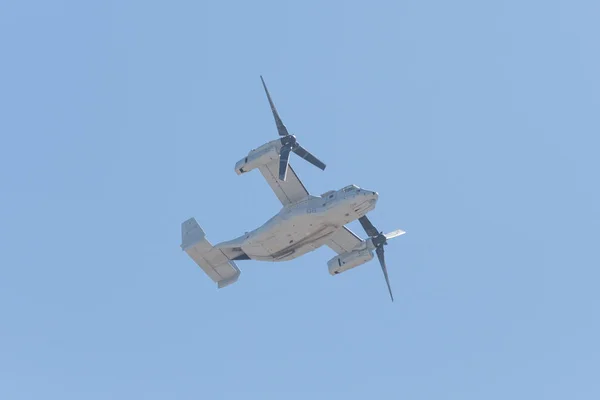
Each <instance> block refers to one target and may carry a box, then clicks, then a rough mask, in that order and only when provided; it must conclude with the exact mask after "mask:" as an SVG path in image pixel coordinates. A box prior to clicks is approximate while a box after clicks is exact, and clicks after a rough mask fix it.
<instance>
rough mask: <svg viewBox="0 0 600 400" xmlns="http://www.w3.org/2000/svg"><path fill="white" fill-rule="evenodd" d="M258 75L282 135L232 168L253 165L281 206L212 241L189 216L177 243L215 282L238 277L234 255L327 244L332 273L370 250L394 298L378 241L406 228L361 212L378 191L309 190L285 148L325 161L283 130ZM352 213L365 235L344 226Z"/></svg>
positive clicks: (286, 252) (267, 257) (300, 250)
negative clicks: (380, 225)
mask: <svg viewBox="0 0 600 400" xmlns="http://www.w3.org/2000/svg"><path fill="white" fill-rule="evenodd" d="M261 80H262V84H263V87H264V89H265V93H266V95H267V99H268V100H269V104H270V106H271V111H272V112H273V117H274V118H275V124H276V125H277V130H278V132H279V136H281V137H280V138H279V139H276V140H272V141H270V142H269V143H266V144H264V145H262V146H260V147H259V148H257V149H254V150H251V151H250V152H249V153H248V156H246V157H244V158H243V159H241V160H240V161H238V162H237V164H236V165H235V171H236V173H237V174H238V175H241V174H244V173H246V172H250V171H252V170H253V169H257V168H258V170H259V171H260V172H261V173H262V175H263V176H264V178H265V179H266V181H267V183H268V184H269V186H270V187H271V189H273V192H275V195H276V196H277V198H278V199H279V200H280V201H281V203H282V205H283V207H282V208H281V210H280V211H279V212H278V213H277V214H276V215H275V216H274V217H272V218H271V219H269V220H268V221H267V222H265V223H264V224H263V225H262V226H260V227H259V228H257V229H255V230H253V231H251V232H247V233H245V234H244V235H242V236H240V237H238V238H236V239H233V240H230V241H227V242H222V243H219V244H217V245H215V246H213V245H211V244H210V243H209V242H208V240H207V239H206V235H205V233H204V231H203V230H202V228H200V226H199V225H198V223H197V222H196V220H195V219H194V218H190V219H188V220H187V221H185V222H183V223H182V225H181V234H182V243H181V248H182V249H183V250H184V251H185V252H186V253H187V254H188V255H189V256H190V257H191V258H192V259H193V260H194V261H195V262H196V264H198V265H199V266H200V268H202V269H203V270H204V272H205V273H206V274H207V275H208V276H209V277H210V278H211V279H212V280H213V281H214V282H216V283H217V286H218V287H219V288H223V287H225V286H228V285H230V284H232V283H234V282H236V281H237V280H238V278H239V276H240V270H239V268H238V267H237V265H236V264H235V261H238V260H259V261H287V260H292V259H294V258H296V257H300V256H301V255H303V254H306V253H308V252H310V251H313V250H315V249H317V248H319V247H321V246H323V245H326V246H328V247H329V248H330V249H332V250H333V251H335V252H336V253H337V255H336V256H335V257H333V258H332V259H331V260H329V262H328V263H327V265H328V268H329V273H330V274H331V275H336V274H339V273H341V272H344V271H347V270H349V269H351V268H354V267H357V266H359V265H361V264H364V263H366V262H368V261H370V260H372V259H373V257H374V256H373V251H375V253H376V254H377V258H378V259H379V263H380V264H381V269H382V270H383V275H384V277H385V281H386V283H387V287H388V291H389V292H390V297H391V299H392V301H393V300H394V297H393V295H392V289H391V287H390V282H389V278H388V273H387V268H386V265H385V258H384V250H383V246H384V245H386V244H387V240H388V239H391V238H394V237H396V236H400V235H402V234H404V233H405V232H404V231H402V230H397V231H394V232H391V233H387V234H384V233H383V232H379V231H378V230H377V229H376V228H375V227H374V226H373V224H372V223H371V221H369V219H368V218H367V215H366V214H367V213H368V212H369V211H371V210H373V209H374V208H375V205H376V204H377V199H378V197H379V196H378V194H377V192H374V191H371V190H366V189H362V188H359V187H358V186H355V185H349V186H346V187H344V188H342V189H340V190H330V191H328V192H326V193H324V194H322V195H321V196H313V195H311V194H309V193H308V191H307V190H306V188H305V187H304V185H303V184H302V182H301V181H300V179H299V178H298V175H296V173H295V172H294V170H293V168H292V166H291V165H289V156H290V152H293V153H295V154H297V155H298V156H300V157H302V158H303V159H305V160H306V161H308V162H310V163H311V164H313V165H315V166H317V167H318V168H321V169H325V164H324V163H323V162H321V161H320V160H319V159H318V158H316V157H315V156H313V155H312V154H311V153H310V152H308V151H307V150H306V149H304V148H303V147H302V146H301V145H300V144H299V143H298V141H297V140H296V137H295V136H293V135H290V134H289V133H288V130H287V128H286V127H285V125H284V124H283V122H282V121H281V118H280V117H279V114H278V113H277V109H276V108H275V105H274V104H273V101H272V99H271V95H270V94H269V91H268V90H267V86H266V85H265V82H264V80H263V79H262V76H261ZM356 219H358V221H359V222H360V224H361V225H362V227H363V228H364V230H365V232H366V233H367V235H368V236H369V237H368V238H367V239H366V240H362V239H361V238H359V237H358V236H357V235H355V234H354V233H353V232H352V231H350V230H349V229H348V228H346V227H345V226H344V225H346V224H348V223H350V222H352V221H354V220H356Z"/></svg>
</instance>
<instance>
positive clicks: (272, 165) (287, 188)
mask: <svg viewBox="0 0 600 400" xmlns="http://www.w3.org/2000/svg"><path fill="white" fill-rule="evenodd" d="M259 169H260V172H261V174H263V176H264V177H265V179H266V181H267V183H268V184H269V186H271V189H273V192H275V195H276V196H277V198H278V199H279V201H281V204H283V205H284V206H285V205H288V204H291V203H295V202H297V201H298V200H301V199H303V198H305V197H306V196H308V190H306V188H305V187H304V185H303V184H302V182H301V181H300V178H298V175H296V173H295V172H294V169H293V168H292V165H291V164H288V173H287V177H286V179H285V181H281V180H279V160H273V161H271V162H269V163H268V164H264V165H262V166H260V167H259Z"/></svg>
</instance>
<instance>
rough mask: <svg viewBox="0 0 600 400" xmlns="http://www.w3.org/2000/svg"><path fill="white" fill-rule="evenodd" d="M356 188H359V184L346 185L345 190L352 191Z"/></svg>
mask: <svg viewBox="0 0 600 400" xmlns="http://www.w3.org/2000/svg"><path fill="white" fill-rule="evenodd" d="M356 189H358V187H357V186H355V185H350V186H346V187H345V188H344V189H343V190H344V192H350V191H352V190H356Z"/></svg>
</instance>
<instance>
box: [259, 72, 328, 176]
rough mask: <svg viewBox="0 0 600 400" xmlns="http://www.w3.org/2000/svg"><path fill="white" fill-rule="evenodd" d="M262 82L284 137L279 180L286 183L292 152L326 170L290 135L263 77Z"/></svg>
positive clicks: (323, 165) (319, 161) (280, 153)
mask: <svg viewBox="0 0 600 400" xmlns="http://www.w3.org/2000/svg"><path fill="white" fill-rule="evenodd" d="M260 80H261V81H262V84H263V87H264V88H265V93H266V94H267V98H268V99H269V104H270V105H271V111H272V112H273V117H274V118H275V125H277V131H278V132H279V136H282V138H281V139H280V140H281V144H282V146H281V150H280V152H279V179H280V180H282V181H285V176H286V174H287V166H288V163H289V160H290V152H294V153H296V154H297V155H299V156H300V157H302V158H304V159H305V160H306V161H308V162H309V163H311V164H312V165H314V166H315V167H317V168H320V169H322V170H324V169H325V164H324V163H323V162H322V161H321V160H319V159H318V158H317V157H315V156H313V155H312V154H311V153H310V152H309V151H308V150H306V149H305V148H304V147H302V146H300V143H298V141H297V140H296V136H294V135H290V134H289V132H288V130H287V128H286V127H285V125H284V124H283V122H282V121H281V118H279V114H278V113H277V109H276V108H275V104H273V100H271V95H270V94H269V90H268V89H267V85H265V80H264V79H263V77H262V76H261V77H260Z"/></svg>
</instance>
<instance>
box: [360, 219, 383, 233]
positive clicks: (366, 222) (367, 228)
mask: <svg viewBox="0 0 600 400" xmlns="http://www.w3.org/2000/svg"><path fill="white" fill-rule="evenodd" d="M358 222H360V224H361V225H362V227H363V229H364V230H365V232H367V235H369V236H371V237H373V236H377V235H379V232H377V229H376V228H375V227H374V226H373V224H372V223H371V221H369V218H367V216H366V215H363V216H362V217H360V218H359V219H358Z"/></svg>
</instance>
